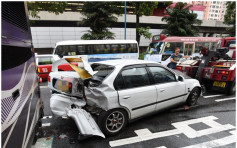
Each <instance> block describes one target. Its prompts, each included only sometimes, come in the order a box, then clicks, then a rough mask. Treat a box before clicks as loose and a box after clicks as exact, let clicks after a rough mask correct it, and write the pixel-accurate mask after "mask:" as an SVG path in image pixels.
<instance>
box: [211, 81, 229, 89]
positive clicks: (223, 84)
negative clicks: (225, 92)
mask: <svg viewBox="0 0 237 148" xmlns="http://www.w3.org/2000/svg"><path fill="white" fill-rule="evenodd" d="M225 85H226V82H218V81H214V83H213V86H217V87H223V88H225Z"/></svg>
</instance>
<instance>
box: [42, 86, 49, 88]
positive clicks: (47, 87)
mask: <svg viewBox="0 0 237 148" xmlns="http://www.w3.org/2000/svg"><path fill="white" fill-rule="evenodd" d="M40 88H49V87H48V86H40Z"/></svg>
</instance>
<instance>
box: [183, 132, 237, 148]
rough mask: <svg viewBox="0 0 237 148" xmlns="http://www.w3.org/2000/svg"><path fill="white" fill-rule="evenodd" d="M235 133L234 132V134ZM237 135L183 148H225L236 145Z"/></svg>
mask: <svg viewBox="0 0 237 148" xmlns="http://www.w3.org/2000/svg"><path fill="white" fill-rule="evenodd" d="M232 133H234V132H232ZM235 136H236V135H235V133H234V135H231V136H227V137H224V138H221V139H216V140H212V141H208V142H204V143H200V144H195V145H190V146H186V147H183V148H212V147H220V146H225V145H228V144H232V143H235V142H236V141H235Z"/></svg>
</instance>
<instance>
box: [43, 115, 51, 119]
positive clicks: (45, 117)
mask: <svg viewBox="0 0 237 148" xmlns="http://www.w3.org/2000/svg"><path fill="white" fill-rule="evenodd" d="M50 118H52V116H44V117H43V118H42V119H50Z"/></svg>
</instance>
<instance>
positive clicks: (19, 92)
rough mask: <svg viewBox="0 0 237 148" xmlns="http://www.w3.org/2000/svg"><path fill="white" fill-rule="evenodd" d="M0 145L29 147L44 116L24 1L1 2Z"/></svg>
mask: <svg viewBox="0 0 237 148" xmlns="http://www.w3.org/2000/svg"><path fill="white" fill-rule="evenodd" d="M1 20H2V88H1V94H2V99H1V106H2V107H1V127H2V128H1V133H2V134H1V135H2V139H1V140H2V147H3V148H13V147H29V146H30V145H31V143H32V142H33V139H34V135H35V134H34V133H35V131H36V130H37V128H36V127H39V126H40V124H41V122H40V118H42V116H43V102H42V99H41V98H40V89H39V85H38V84H39V83H38V81H39V80H38V76H37V73H36V71H37V70H36V64H35V57H34V52H33V46H32V38H31V30H30V26H29V18H28V12H27V6H26V2H2V18H1Z"/></svg>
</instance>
